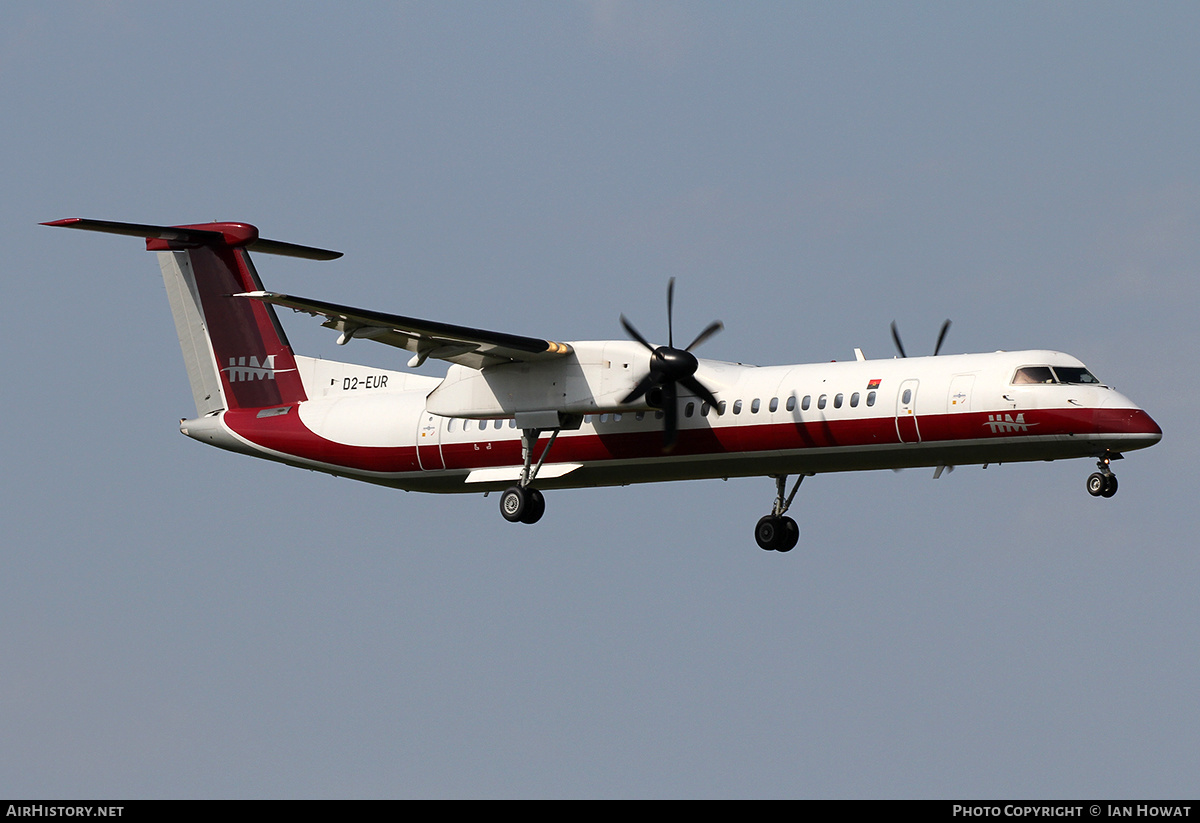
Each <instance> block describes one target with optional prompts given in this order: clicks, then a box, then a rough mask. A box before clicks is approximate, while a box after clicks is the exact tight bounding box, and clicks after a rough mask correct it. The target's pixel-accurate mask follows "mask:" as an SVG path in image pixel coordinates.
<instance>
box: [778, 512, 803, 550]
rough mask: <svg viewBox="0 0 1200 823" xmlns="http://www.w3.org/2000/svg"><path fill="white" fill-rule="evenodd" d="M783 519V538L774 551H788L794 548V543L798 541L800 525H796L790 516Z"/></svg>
mask: <svg viewBox="0 0 1200 823" xmlns="http://www.w3.org/2000/svg"><path fill="white" fill-rule="evenodd" d="M782 520H783V539H782V541H781V542H780V545H779V547H778V548H777V549H775V551H777V552H790V551H791V550H792V549H794V548H796V544H797V543H799V542H800V527H799V526H797V525H796V521H795V520H793V519H792V518H790V517H784V518H782Z"/></svg>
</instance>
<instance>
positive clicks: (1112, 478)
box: [1100, 474, 1117, 497]
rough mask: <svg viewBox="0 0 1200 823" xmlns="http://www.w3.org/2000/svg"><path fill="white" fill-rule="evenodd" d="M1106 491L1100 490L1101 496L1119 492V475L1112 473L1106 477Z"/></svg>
mask: <svg viewBox="0 0 1200 823" xmlns="http://www.w3.org/2000/svg"><path fill="white" fill-rule="evenodd" d="M1104 481H1105V482H1104V491H1102V492H1100V496H1101V497H1112V496H1113V495H1114V494H1116V493H1117V476H1116V475H1115V474H1110V475H1109V476H1108V477H1106V478H1104Z"/></svg>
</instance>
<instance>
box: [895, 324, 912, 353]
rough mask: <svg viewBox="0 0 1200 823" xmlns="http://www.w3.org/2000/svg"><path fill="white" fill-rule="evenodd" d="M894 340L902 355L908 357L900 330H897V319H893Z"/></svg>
mask: <svg viewBox="0 0 1200 823" xmlns="http://www.w3.org/2000/svg"><path fill="white" fill-rule="evenodd" d="M892 340H894V341H895V342H896V349H897V350H898V351H899V352H900V356H901V357H908V355H907V354H905V353H904V344H903V343H901V342H900V332H898V331H896V321H895V320H893V321H892Z"/></svg>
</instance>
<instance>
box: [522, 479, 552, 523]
mask: <svg viewBox="0 0 1200 823" xmlns="http://www.w3.org/2000/svg"><path fill="white" fill-rule="evenodd" d="M525 495H526V498H527V501H526V504H525V513H524V514H522V515H521V522H522V523H528V524H529V525H531V526H532V525H533V524H534V523H536V522H538V521H539V520H541V519H542V515H543V514H545V513H546V496H545V495H543V494H542V493H541V492H540V491H538V490H537V489H529V488H527V489H525Z"/></svg>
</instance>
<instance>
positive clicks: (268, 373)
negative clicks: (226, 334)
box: [221, 354, 294, 383]
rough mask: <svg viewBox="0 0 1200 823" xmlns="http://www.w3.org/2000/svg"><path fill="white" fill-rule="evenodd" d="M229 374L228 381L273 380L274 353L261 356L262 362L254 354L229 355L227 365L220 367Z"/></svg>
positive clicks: (274, 372) (284, 370) (286, 370)
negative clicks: (242, 355)
mask: <svg viewBox="0 0 1200 823" xmlns="http://www.w3.org/2000/svg"><path fill="white" fill-rule="evenodd" d="M221 371H223V372H226V373H227V374H228V375H229V382H230V383H237V382H238V381H243V382H244V381H247V380H274V379H275V375H276V374H277V373H278V372H276V371H275V355H273V354H268V355H267V356H266V357H264V358H263V360H262V362H261V363H260V362H259V361H258V358H257V357H255V356H254V355H250V356H249V357H231V358H229V365H228V366H227V367H226V368H224V369H221ZM279 371H280V372H288V371H294V369H280V370H279Z"/></svg>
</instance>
